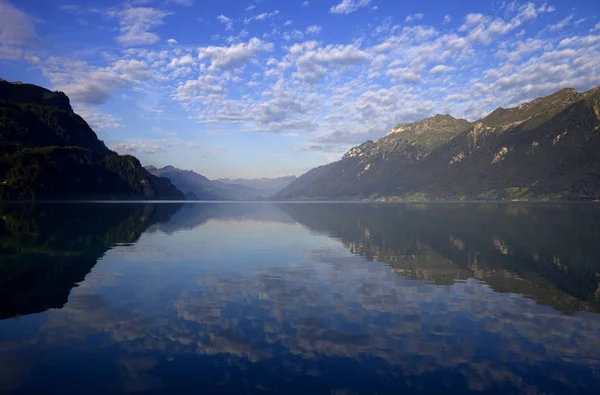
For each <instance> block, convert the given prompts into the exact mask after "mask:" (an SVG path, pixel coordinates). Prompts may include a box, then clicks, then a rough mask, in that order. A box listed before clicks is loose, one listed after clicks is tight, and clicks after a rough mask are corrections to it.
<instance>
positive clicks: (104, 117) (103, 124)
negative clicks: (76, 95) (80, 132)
mask: <svg viewBox="0 0 600 395" xmlns="http://www.w3.org/2000/svg"><path fill="white" fill-rule="evenodd" d="M75 112H76V113H77V114H79V116H81V117H82V118H83V119H84V120H85V121H86V122H87V123H88V125H90V127H91V128H92V129H93V130H94V131H96V132H98V131H102V130H106V129H117V128H120V127H122V126H123V125H122V124H121V121H122V120H121V119H119V118H117V117H115V116H113V115H110V114H106V113H103V112H99V111H96V110H94V109H92V108H90V107H77V108H76V109H75Z"/></svg>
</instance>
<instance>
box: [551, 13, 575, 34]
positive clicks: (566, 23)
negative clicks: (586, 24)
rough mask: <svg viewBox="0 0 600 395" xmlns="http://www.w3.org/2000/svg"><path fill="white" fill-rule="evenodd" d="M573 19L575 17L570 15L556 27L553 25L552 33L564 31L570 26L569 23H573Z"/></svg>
mask: <svg viewBox="0 0 600 395" xmlns="http://www.w3.org/2000/svg"><path fill="white" fill-rule="evenodd" d="M572 19H573V15H569V16H567V17H565V18H564V19H562V20H561V21H560V22H558V23H557V24H556V25H551V26H550V28H549V29H550V31H556V30H562V29H564V28H565V27H566V26H567V25H568V24H569V22H571V20H572Z"/></svg>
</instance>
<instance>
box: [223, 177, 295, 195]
mask: <svg viewBox="0 0 600 395" xmlns="http://www.w3.org/2000/svg"><path fill="white" fill-rule="evenodd" d="M295 180H296V176H286V177H277V178H252V179H245V178H236V179H228V178H220V179H218V180H216V181H218V182H221V183H224V184H234V185H243V186H246V187H248V188H252V189H253V190H256V191H258V192H259V193H260V196H271V195H274V194H276V193H277V192H279V191H280V190H282V189H283V188H285V187H287V186H288V185H290V184H291V183H292V182H293V181H295Z"/></svg>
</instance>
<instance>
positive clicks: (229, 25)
mask: <svg viewBox="0 0 600 395" xmlns="http://www.w3.org/2000/svg"><path fill="white" fill-rule="evenodd" d="M217 20H218V21H219V22H221V23H222V24H224V25H225V30H233V20H232V19H231V18H228V17H226V16H225V15H218V16H217Z"/></svg>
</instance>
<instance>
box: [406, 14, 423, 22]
mask: <svg viewBox="0 0 600 395" xmlns="http://www.w3.org/2000/svg"><path fill="white" fill-rule="evenodd" d="M424 17H425V14H421V13H418V14H413V15H409V16H407V17H406V19H404V22H406V23H408V22H412V21H418V20H420V19H423V18H424Z"/></svg>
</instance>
